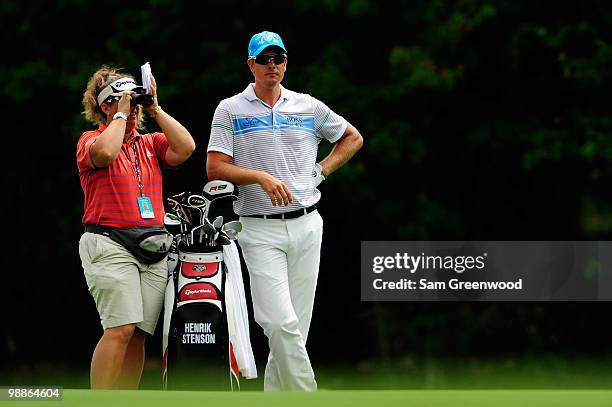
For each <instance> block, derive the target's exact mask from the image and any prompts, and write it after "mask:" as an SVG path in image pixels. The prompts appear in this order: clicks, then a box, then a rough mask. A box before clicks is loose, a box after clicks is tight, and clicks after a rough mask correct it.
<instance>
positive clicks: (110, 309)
mask: <svg viewBox="0 0 612 407" xmlns="http://www.w3.org/2000/svg"><path fill="white" fill-rule="evenodd" d="M79 255H80V256H81V264H82V265H83V270H84V271H85V280H86V281H87V286H88V287H89V292H90V293H91V295H92V297H93V298H94V301H95V302H96V308H97V309H98V313H99V314H100V322H101V323H102V327H103V328H104V329H107V328H113V327H117V326H121V325H127V324H133V323H135V324H136V326H137V327H138V328H140V329H141V330H143V331H145V332H147V333H149V334H151V335H153V332H154V331H155V326H156V325H157V320H158V318H159V314H160V312H161V309H162V305H163V303H164V294H165V291H166V282H167V278H168V265H167V262H166V259H164V260H162V261H160V262H159V263H154V264H150V265H149V264H145V263H142V262H140V261H139V260H138V259H136V258H135V257H134V256H133V255H132V254H131V253H130V252H128V251H127V250H126V249H125V248H124V247H123V246H121V245H120V244H119V243H116V242H114V241H113V240H111V239H110V238H108V237H106V236H103V235H98V234H95V233H84V234H83V236H81V240H80V241H79Z"/></svg>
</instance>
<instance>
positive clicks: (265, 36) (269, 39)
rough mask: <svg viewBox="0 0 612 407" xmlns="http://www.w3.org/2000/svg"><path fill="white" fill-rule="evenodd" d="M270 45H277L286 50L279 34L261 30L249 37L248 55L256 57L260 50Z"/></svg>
mask: <svg viewBox="0 0 612 407" xmlns="http://www.w3.org/2000/svg"><path fill="white" fill-rule="evenodd" d="M270 46H277V47H279V48H281V49H282V50H283V51H285V52H287V49H286V48H285V44H283V40H281V37H280V35H278V34H277V33H273V32H270V31H262V32H260V33H259V34H255V35H254V36H252V37H251V41H249V56H250V57H256V56H257V55H259V54H260V53H261V51H263V50H264V49H266V48H268V47H270Z"/></svg>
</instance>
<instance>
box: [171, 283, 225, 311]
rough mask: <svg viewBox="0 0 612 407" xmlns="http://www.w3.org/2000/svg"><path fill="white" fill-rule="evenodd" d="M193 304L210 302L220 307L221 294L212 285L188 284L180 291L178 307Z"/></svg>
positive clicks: (220, 308)
mask: <svg viewBox="0 0 612 407" xmlns="http://www.w3.org/2000/svg"><path fill="white" fill-rule="evenodd" d="M191 302H209V303H211V304H214V305H216V306H217V307H219V310H222V309H223V308H222V305H221V293H220V292H219V289H218V288H217V287H215V286H214V285H213V284H211V283H187V284H185V285H184V286H183V287H182V288H181V289H180V291H179V297H178V303H177V307H180V306H182V305H185V304H186V303H191Z"/></svg>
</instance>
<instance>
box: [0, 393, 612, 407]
mask: <svg viewBox="0 0 612 407" xmlns="http://www.w3.org/2000/svg"><path fill="white" fill-rule="evenodd" d="M0 403H1V404H0V405H2V406H5V405H6V406H8V405H15V406H24V407H25V406H30V405H31V406H37V407H40V406H41V402H40V401H31V402H30V401H18V402H0ZM48 403H52V404H51V405H56V404H57V405H61V406H62V407H72V406H75V407H77V406H78V407H83V406H92V407H95V406H99V407H110V406H130V407H138V406H143V407H158V406H179V407H189V406H194V407H195V406H197V407H202V406H206V407H212V406H215V407H221V406H222V407H299V406H316V407H328V406H329V407H332V406H333V407H361V406H363V407H366V406H367V407H372V406H374V407H396V406H397V407H400V406H401V407H457V406H466V407H480V406H482V407H484V406H487V407H489V406H495V407H506V406H513V407H514V406H520V407H529V406H538V407H548V406H550V407H553V406H554V407H565V406H567V407H570V406H571V407H575V406H580V407H591V406H593V407H595V406H602V407H603V406H610V405H611V404H612V391H609V390H476V391H474V390H406V391H398V390H396V391H393V390H385V391H381V390H379V391H375V390H374V391H340V390H337V391H319V392H317V393H262V392H240V393H221V392H193V391H186V392H172V391H168V392H164V391H153V390H140V391H91V390H66V391H65V393H64V400H63V401H61V402H59V401H58V402H48ZM42 405H47V404H45V403H44V402H43V404H42Z"/></svg>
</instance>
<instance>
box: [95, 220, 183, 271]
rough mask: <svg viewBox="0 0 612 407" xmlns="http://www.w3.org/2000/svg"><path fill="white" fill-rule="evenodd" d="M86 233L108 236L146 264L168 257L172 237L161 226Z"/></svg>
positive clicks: (105, 229)
mask: <svg viewBox="0 0 612 407" xmlns="http://www.w3.org/2000/svg"><path fill="white" fill-rule="evenodd" d="M88 226H89V227H86V228H85V230H86V231H87V232H92V233H98V234H101V235H104V236H108V237H109V238H111V239H112V240H113V241H115V242H117V243H119V244H120V245H121V246H123V247H125V248H126V249H127V250H128V251H129V252H130V253H132V254H133V255H134V257H136V258H137V259H138V260H140V261H142V262H143V263H146V264H152V263H157V262H159V261H162V260H164V259H165V258H166V257H167V256H168V251H169V250H170V246H171V245H172V240H173V236H172V235H171V234H170V233H168V231H166V229H165V228H164V227H163V226H142V227H134V228H110V227H99V226H98V227H91V225H88Z"/></svg>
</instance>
